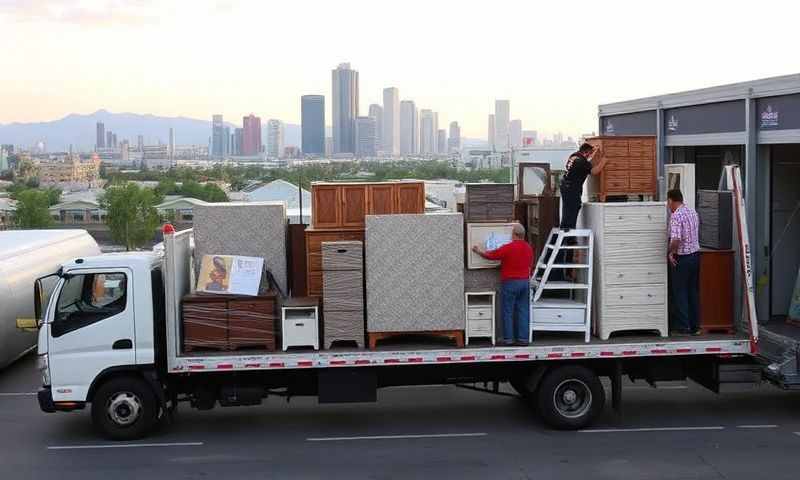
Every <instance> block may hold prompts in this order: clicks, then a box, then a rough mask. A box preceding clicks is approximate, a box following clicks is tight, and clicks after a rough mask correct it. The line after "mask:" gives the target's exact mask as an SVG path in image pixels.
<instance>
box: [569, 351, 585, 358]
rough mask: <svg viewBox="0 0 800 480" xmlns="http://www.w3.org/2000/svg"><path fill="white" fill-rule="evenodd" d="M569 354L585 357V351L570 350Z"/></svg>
mask: <svg viewBox="0 0 800 480" xmlns="http://www.w3.org/2000/svg"><path fill="white" fill-rule="evenodd" d="M570 356H571V357H585V356H586V352H572V353H571V354H570Z"/></svg>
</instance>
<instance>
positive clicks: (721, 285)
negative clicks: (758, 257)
mask: <svg viewBox="0 0 800 480" xmlns="http://www.w3.org/2000/svg"><path fill="white" fill-rule="evenodd" d="M733 265H734V251H733V250H708V249H702V250H700V292H699V298H700V329H701V330H702V331H703V333H710V332H717V333H734V327H733Z"/></svg>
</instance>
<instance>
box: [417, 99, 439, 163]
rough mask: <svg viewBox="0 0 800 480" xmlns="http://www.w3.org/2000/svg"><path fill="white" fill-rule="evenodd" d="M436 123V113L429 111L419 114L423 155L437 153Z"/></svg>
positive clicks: (420, 144)
mask: <svg viewBox="0 0 800 480" xmlns="http://www.w3.org/2000/svg"><path fill="white" fill-rule="evenodd" d="M436 140H437V138H436V123H435V116H434V113H433V112H432V111H430V110H428V109H423V110H421V111H420V112H419V151H420V153H421V154H423V155H426V154H427V155H430V154H432V153H436Z"/></svg>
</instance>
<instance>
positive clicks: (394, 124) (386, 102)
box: [382, 87, 400, 156]
mask: <svg viewBox="0 0 800 480" xmlns="http://www.w3.org/2000/svg"><path fill="white" fill-rule="evenodd" d="M382 137H383V151H384V152H385V153H387V154H388V155H392V156H396V155H399V154H400V90H398V89H397V88H395V87H389V88H384V89H383V133H382Z"/></svg>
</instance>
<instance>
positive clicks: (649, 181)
mask: <svg viewBox="0 0 800 480" xmlns="http://www.w3.org/2000/svg"><path fill="white" fill-rule="evenodd" d="M586 141H587V142H589V143H590V144H592V145H594V146H599V147H600V148H602V149H603V155H604V156H605V157H606V158H607V159H608V160H607V163H606V166H605V168H604V169H603V171H602V173H601V174H600V178H599V180H598V181H597V185H596V189H597V194H598V195H599V198H600V201H601V202H605V201H606V197H608V196H610V195H650V196H655V194H656V191H657V184H656V137H655V136H632V137H623V136H606V137H592V138H589V139H587V140H586Z"/></svg>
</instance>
